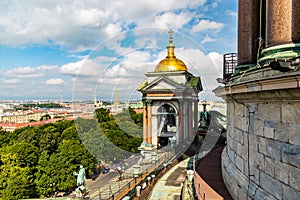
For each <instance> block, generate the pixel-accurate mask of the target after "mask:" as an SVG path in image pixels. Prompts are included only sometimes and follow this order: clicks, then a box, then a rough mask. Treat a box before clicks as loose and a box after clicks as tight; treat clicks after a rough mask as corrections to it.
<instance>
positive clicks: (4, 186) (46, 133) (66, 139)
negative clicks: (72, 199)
mask: <svg viewBox="0 0 300 200" xmlns="http://www.w3.org/2000/svg"><path fill="white" fill-rule="evenodd" d="M0 142H1V143H0V199H24V198H38V197H49V196H50V194H51V193H53V192H54V191H58V190H59V191H66V190H67V189H70V188H74V187H75V186H76V177H75V176H73V171H75V170H77V168H78V167H79V165H80V164H81V165H83V166H84V167H85V169H86V173H87V174H93V172H94V170H95V162H96V160H95V158H94V157H93V156H92V155H91V153H90V152H89V151H88V150H87V149H86V148H85V146H84V145H83V143H82V142H81V140H80V138H79V136H78V134H77V131H76V127H75V124H74V122H70V121H60V122H56V123H54V124H45V125H42V126H38V127H25V128H21V129H16V130H15V131H14V132H6V131H3V130H0ZM53 183H55V185H54V186H53Z"/></svg>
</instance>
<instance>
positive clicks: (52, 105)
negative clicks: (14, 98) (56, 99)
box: [22, 103, 63, 108]
mask: <svg viewBox="0 0 300 200" xmlns="http://www.w3.org/2000/svg"><path fill="white" fill-rule="evenodd" d="M22 106H23V107H24V108H36V107H38V108H63V106H61V105H60V104H57V103H40V104H38V103H25V104H23V105H22Z"/></svg>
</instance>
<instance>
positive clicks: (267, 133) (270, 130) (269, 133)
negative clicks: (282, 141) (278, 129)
mask: <svg viewBox="0 0 300 200" xmlns="http://www.w3.org/2000/svg"><path fill="white" fill-rule="evenodd" d="M274 132H275V131H274V128H270V127H264V136H265V137H266V138H270V139H274Z"/></svg>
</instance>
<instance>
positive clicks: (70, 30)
mask: <svg viewBox="0 0 300 200" xmlns="http://www.w3.org/2000/svg"><path fill="white" fill-rule="evenodd" d="M205 2H206V1H205V0H198V1H197V0H187V1H178V2H176V3H174V1H173V0H164V1H161V0H144V1H139V0H128V1H110V0H103V1H99V0H90V1H88V2H87V1H84V0H78V1H60V0H52V1H49V0H45V1H42V2H39V1H31V0H29V1H26V2H22V1H13V2H9V1H1V2H0V7H1V13H0V24H1V25H0V30H1V31H0V41H1V43H0V44H2V45H27V44H32V43H34V44H48V39H51V40H52V41H54V43H56V44H60V45H62V46H66V47H69V48H72V49H75V50H76V49H86V48H88V47H89V48H90V47H93V46H94V45H95V42H98V41H99V39H105V38H106V37H107V36H112V35H115V34H118V33H119V32H120V31H122V30H128V25H129V24H135V25H136V26H137V27H136V28H145V27H153V26H154V27H156V28H159V27H166V26H167V27H169V26H173V28H174V29H175V28H181V27H182V26H183V25H184V24H185V23H187V22H188V21H190V20H191V19H192V16H190V15H188V14H187V13H184V12H179V13H178V12H174V11H178V10H186V11H187V9H195V8H198V7H199V6H202V5H203V4H204V3H205ZM162 13H163V14H162ZM175 13H176V14H175ZM172 19H173V20H172Z"/></svg>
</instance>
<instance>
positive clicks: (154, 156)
mask: <svg viewBox="0 0 300 200" xmlns="http://www.w3.org/2000/svg"><path fill="white" fill-rule="evenodd" d="M156 159H157V154H156V153H155V152H154V153H153V154H152V155H151V161H152V164H155V163H156Z"/></svg>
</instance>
